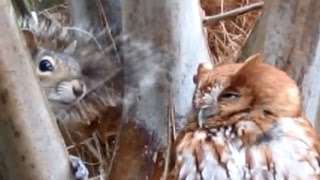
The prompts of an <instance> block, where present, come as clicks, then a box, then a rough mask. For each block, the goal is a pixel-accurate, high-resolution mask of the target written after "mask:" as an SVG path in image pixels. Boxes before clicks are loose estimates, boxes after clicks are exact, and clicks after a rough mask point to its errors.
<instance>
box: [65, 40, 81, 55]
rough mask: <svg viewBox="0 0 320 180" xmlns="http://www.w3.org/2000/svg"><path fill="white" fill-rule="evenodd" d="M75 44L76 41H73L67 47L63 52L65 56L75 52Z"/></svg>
mask: <svg viewBox="0 0 320 180" xmlns="http://www.w3.org/2000/svg"><path fill="white" fill-rule="evenodd" d="M77 43H78V42H77V41H73V42H72V43H71V44H69V45H68V47H67V48H66V49H65V50H64V52H65V53H67V54H73V53H74V52H75V51H76V48H77Z"/></svg>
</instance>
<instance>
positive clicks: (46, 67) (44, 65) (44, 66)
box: [39, 58, 53, 72]
mask: <svg viewBox="0 0 320 180" xmlns="http://www.w3.org/2000/svg"><path fill="white" fill-rule="evenodd" d="M39 70H40V71H41V72H46V71H53V64H52V63H51V61H49V60H48V59H46V58H43V59H42V60H41V61H40V63H39Z"/></svg>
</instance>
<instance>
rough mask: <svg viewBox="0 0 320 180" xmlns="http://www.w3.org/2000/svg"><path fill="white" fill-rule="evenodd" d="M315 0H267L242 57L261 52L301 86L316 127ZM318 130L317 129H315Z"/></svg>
mask: <svg viewBox="0 0 320 180" xmlns="http://www.w3.org/2000/svg"><path fill="white" fill-rule="evenodd" d="M319 8H320V1H318V0H305V1H299V0H282V1H278V0H268V1H265V8H264V12H263V14H262V16H261V17H260V19H259V22H258V23H257V25H256V26H255V29H254V30H253V33H252V35H251V37H250V38H249V40H248V42H247V44H246V45H245V47H244V49H243V52H242V56H240V59H244V58H245V57H247V56H248V55H250V54H252V53H254V52H263V54H264V56H265V59H266V62H268V63H271V64H274V65H276V66H278V67H279V68H281V69H283V70H285V71H286V72H287V73H288V74H289V75H290V76H291V77H293V78H294V79H295V80H296V81H297V82H298V84H299V86H301V89H302V96H303V107H304V111H305V113H306V116H307V117H308V118H309V120H310V121H311V122H312V123H313V124H314V125H316V127H317V128H318V130H320V122H319V115H320V114H317V109H319V98H320V78H318V77H319V76H320V71H319V68H320V46H319V42H320V41H319V25H320V24H319V22H320V11H318V9H319ZM319 132H320V131H319Z"/></svg>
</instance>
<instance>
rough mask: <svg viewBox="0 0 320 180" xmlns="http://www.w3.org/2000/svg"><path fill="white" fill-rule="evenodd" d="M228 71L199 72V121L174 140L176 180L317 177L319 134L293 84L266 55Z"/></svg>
mask: <svg viewBox="0 0 320 180" xmlns="http://www.w3.org/2000/svg"><path fill="white" fill-rule="evenodd" d="M224 67H225V68H227V69H229V70H228V71H224V72H225V74H224V75H223V76H221V74H220V73H217V72H218V71H220V70H222V68H223V66H218V67H216V68H206V66H203V65H202V67H201V66H200V67H199V69H198V74H197V75H196V76H195V77H196V78H195V79H196V81H195V82H196V83H197V91H198V94H197V93H195V98H194V102H195V103H194V104H195V105H194V108H195V111H196V112H197V116H195V118H194V119H193V120H191V121H190V122H189V123H188V124H187V126H186V127H185V128H184V129H183V130H182V131H181V132H180V133H179V135H178V138H177V139H176V142H175V148H174V155H175V159H174V168H173V169H172V171H171V176H170V179H179V180H187V179H188V180H196V179H203V180H207V179H219V180H220V179H319V178H320V165H319V162H320V161H319V160H320V158H319V153H320V148H319V140H318V136H317V134H316V132H315V130H314V128H313V127H312V126H311V124H310V123H309V121H308V120H307V118H306V117H305V116H304V115H303V112H302V108H301V96H300V92H299V88H298V86H297V85H296V83H295V82H294V80H292V79H291V78H290V77H289V76H288V75H287V74H286V73H285V72H283V71H281V70H279V69H277V68H275V67H274V66H272V65H269V64H266V63H263V62H262V58H261V55H260V54H256V55H253V56H251V57H249V58H248V60H247V61H246V62H245V63H243V64H236V65H229V67H228V65H224ZM203 72H205V73H203ZM210 75H211V76H210ZM201 90H202V91H201ZM199 92H202V94H201V93H199Z"/></svg>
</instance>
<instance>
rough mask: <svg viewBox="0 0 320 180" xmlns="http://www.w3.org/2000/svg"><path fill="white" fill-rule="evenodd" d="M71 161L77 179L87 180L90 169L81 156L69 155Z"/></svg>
mask: <svg viewBox="0 0 320 180" xmlns="http://www.w3.org/2000/svg"><path fill="white" fill-rule="evenodd" d="M69 162H70V166H71V170H72V172H73V175H74V178H75V180H87V179H88V176H89V171H88V169H87V167H86V166H85V165H84V163H83V162H82V160H81V159H80V158H79V157H76V156H72V155H69Z"/></svg>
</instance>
